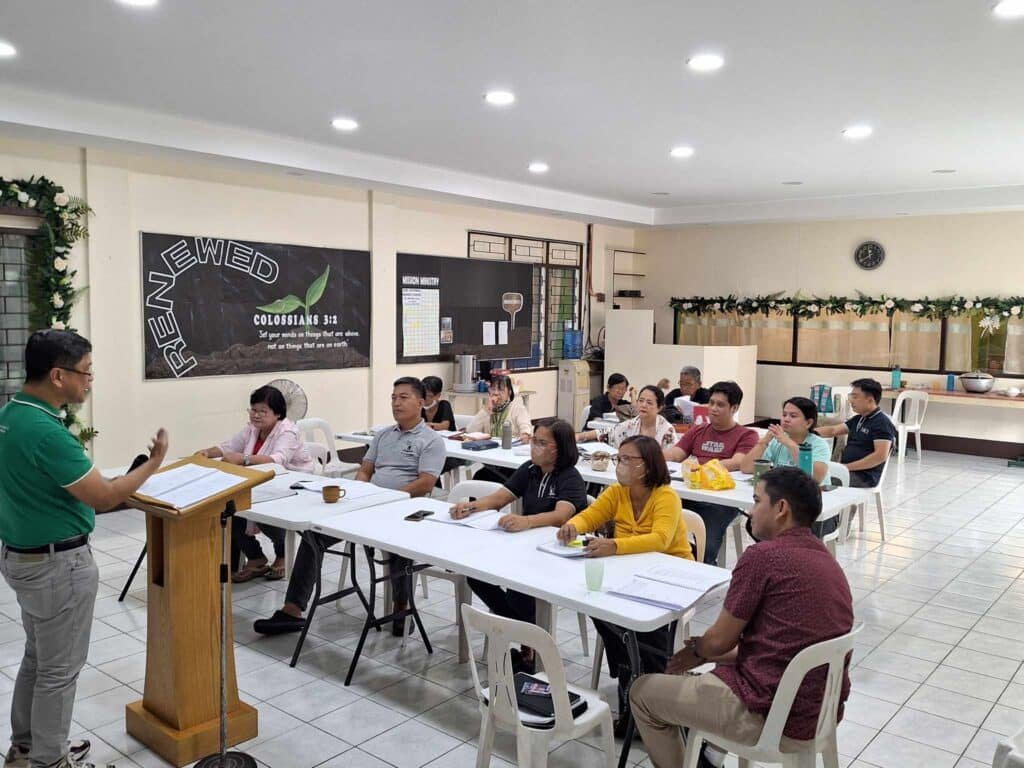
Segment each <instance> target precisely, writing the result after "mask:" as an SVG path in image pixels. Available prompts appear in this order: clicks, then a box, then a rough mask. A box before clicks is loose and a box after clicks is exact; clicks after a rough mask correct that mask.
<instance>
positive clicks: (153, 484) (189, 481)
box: [137, 464, 246, 509]
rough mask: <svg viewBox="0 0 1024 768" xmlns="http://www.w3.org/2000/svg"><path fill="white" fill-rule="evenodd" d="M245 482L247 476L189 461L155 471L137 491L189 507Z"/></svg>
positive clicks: (158, 499) (170, 504)
mask: <svg viewBox="0 0 1024 768" xmlns="http://www.w3.org/2000/svg"><path fill="white" fill-rule="evenodd" d="M244 482H246V478H244V477H239V476H238V475H232V474H229V473H227V472H221V471H220V470H219V469H215V468H213V467H203V466H200V465H198V464H185V465H183V466H180V467H177V468H175V469H169V470H167V471H166V472H160V473H159V474H156V475H153V476H152V477H150V478H149V480H147V481H146V482H145V483H143V484H142V487H141V488H139V490H138V491H137V493H138V494H140V495H142V496H148V497H149V498H151V499H153V500H154V501H156V502H159V503H160V504H162V505H166V506H168V507H173V508H175V509H185V508H186V507H190V506H192V505H193V504H196V503H198V502H200V501H202V500H203V499H208V498H210V497H211V496H216V495H217V494H218V493H221V492H222V491H226V490H228V489H229V488H233V487H234V486H236V485H241V484H242V483H244Z"/></svg>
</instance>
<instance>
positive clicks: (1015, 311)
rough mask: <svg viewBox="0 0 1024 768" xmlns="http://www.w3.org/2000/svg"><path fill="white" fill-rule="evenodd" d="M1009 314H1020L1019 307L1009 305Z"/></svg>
mask: <svg viewBox="0 0 1024 768" xmlns="http://www.w3.org/2000/svg"><path fill="white" fill-rule="evenodd" d="M1010 314H1011V315H1013V316H1014V317H1016V316H1017V315H1019V314H1020V307H1010Z"/></svg>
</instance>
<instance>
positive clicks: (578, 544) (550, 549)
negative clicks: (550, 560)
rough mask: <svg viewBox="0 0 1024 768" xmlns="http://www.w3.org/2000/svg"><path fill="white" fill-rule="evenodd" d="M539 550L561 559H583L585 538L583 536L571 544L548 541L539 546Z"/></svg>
mask: <svg viewBox="0 0 1024 768" xmlns="http://www.w3.org/2000/svg"><path fill="white" fill-rule="evenodd" d="M537 549H539V550H540V551H541V552H547V553H548V554H550V555H558V556H559V557H583V537H582V536H581V537H580V538H578V539H576V541H573V542H570V543H569V544H563V543H562V542H560V541H546V542H544V543H543V544H538V545H537Z"/></svg>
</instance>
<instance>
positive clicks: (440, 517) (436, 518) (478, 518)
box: [426, 509, 505, 531]
mask: <svg viewBox="0 0 1024 768" xmlns="http://www.w3.org/2000/svg"><path fill="white" fill-rule="evenodd" d="M504 516H505V513H503V512H502V511H501V510H499V509H489V510H487V511H486V512H474V513H473V514H472V515H470V516H469V517H464V518H462V519H461V520H456V519H455V518H454V517H452V516H451V515H450V514H448V513H447V512H441V513H439V514H436V515H431V516H430V517H428V518H426V519H427V520H430V521H433V522H435V523H447V524H448V525H464V526H466V527H467V528H476V529H477V530H478V531H497V530H501V528H500V527H499V526H498V521H499V520H501V518H503V517H504Z"/></svg>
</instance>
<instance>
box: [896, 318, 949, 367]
mask: <svg viewBox="0 0 1024 768" xmlns="http://www.w3.org/2000/svg"><path fill="white" fill-rule="evenodd" d="M941 344H942V321H941V320H925V319H922V318H918V317H915V316H914V315H913V314H911V313H905V312H897V313H896V314H895V315H894V316H893V319H892V350H891V353H890V356H889V357H890V359H891V360H892V363H893V365H899V366H900V367H901V368H921V369H925V370H929V371H935V370H938V368H939V347H940V346H941Z"/></svg>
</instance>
